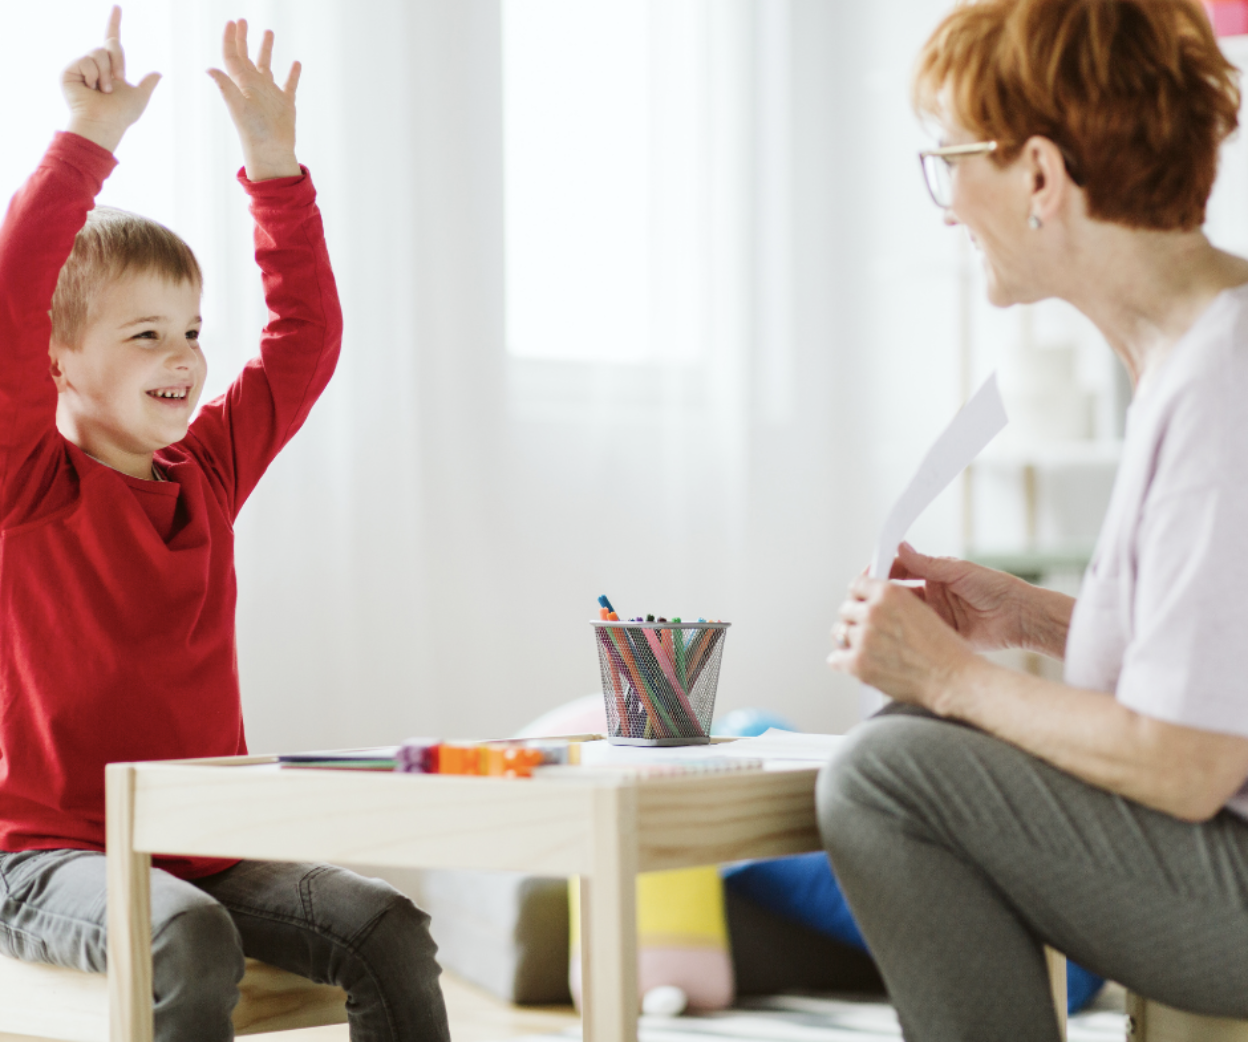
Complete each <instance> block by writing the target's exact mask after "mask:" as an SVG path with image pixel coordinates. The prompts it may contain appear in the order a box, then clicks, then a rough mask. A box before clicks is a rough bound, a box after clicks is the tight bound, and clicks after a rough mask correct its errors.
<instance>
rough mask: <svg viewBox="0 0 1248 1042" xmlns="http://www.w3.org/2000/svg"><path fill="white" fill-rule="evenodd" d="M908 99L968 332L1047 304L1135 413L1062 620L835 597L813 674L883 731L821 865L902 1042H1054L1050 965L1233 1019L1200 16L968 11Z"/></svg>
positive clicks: (1221, 398)
mask: <svg viewBox="0 0 1248 1042" xmlns="http://www.w3.org/2000/svg"><path fill="white" fill-rule="evenodd" d="M916 99H917V104H918V107H919V108H920V110H921V111H922V112H924V113H925V114H929V115H932V116H934V117H935V118H936V119H937V121H938V122H939V123H940V124H941V126H942V127H943V130H944V136H945V141H944V143H943V147H942V148H940V149H936V150H934V152H932V153H929V154H926V155H925V157H924V166H925V170H926V171H927V173H928V180H929V187H930V189H931V190H932V193H933V196H934V198H935V199H936V202H937V203H938V205H940V206H942V207H943V208H944V210H945V220H946V222H947V223H948V224H951V225H953V224H962V225H964V226H965V227H966V228H967V230H968V231H969V232H970V234H971V236H972V238H973V239H974V241H975V242H976V243H977V244H978V247H979V249H980V251H981V252H982V255H983V263H984V267H985V270H986V273H987V284H988V294H989V297H990V299H991V300H992V302H993V303H994V304H997V305H999V306H1002V307H1005V306H1009V305H1011V304H1015V303H1029V302H1032V301H1037V300H1043V299H1047V298H1050V297H1058V298H1061V299H1063V300H1067V301H1069V302H1070V303H1071V304H1073V305H1074V306H1075V307H1077V308H1079V310H1080V311H1082V312H1083V313H1084V314H1085V315H1087V316H1088V317H1089V318H1090V319H1091V320H1092V321H1093V322H1095V323H1096V324H1097V326H1098V327H1099V328H1100V330H1101V332H1102V333H1103V334H1104V336H1105V338H1106V340H1107V341H1108V342H1109V345H1110V346H1111V347H1112V348H1113V350H1114V351H1115V352H1116V353H1117V354H1118V356H1119V357H1120V358H1121V359H1122V361H1123V363H1124V364H1125V365H1126V367H1127V369H1128V371H1129V372H1130V374H1131V377H1132V380H1133V382H1134V385H1135V395H1134V401H1133V402H1132V405H1131V408H1130V412H1129V418H1128V424H1127V434H1126V442H1125V445H1124V450H1123V458H1122V462H1121V465H1120V468H1119V474H1118V477H1117V481H1116V485H1115V488H1114V494H1113V498H1112V501H1111V504H1110V507H1109V512H1108V516H1107V518H1106V520H1105V526H1104V529H1103V531H1102V533H1101V537H1100V541H1099V544H1098V547H1097V550H1096V555H1095V559H1094V561H1093V563H1092V565H1091V566H1090V568H1089V570H1088V574H1087V577H1086V578H1085V581H1084V584H1083V588H1082V591H1081V593H1080V596H1079V598H1078V601H1077V602H1076V601H1073V600H1071V599H1070V598H1068V597H1065V596H1063V595H1061V594H1058V593H1054V592H1051V591H1046V590H1041V589H1038V588H1035V587H1032V586H1028V585H1027V584H1025V583H1023V582H1022V581H1020V580H1017V579H1014V578H1011V577H1009V576H1007V575H1004V574H1001V573H998V572H993V571H990V570H988V569H984V568H980V567H977V566H975V565H972V564H968V563H965V562H961V561H954V560H948V559H936V558H931V557H926V556H924V555H922V554H919V553H917V552H916V551H914V550H913V549H911V548H910V547H908V546H903V547H902V549H901V551H900V553H899V556H898V559H897V561H896V563H895V565H894V567H893V572H892V574H893V577H894V578H901V579H919V580H923V585H922V586H920V587H916V588H908V587H904V586H898V585H893V584H889V583H884V582H875V581H872V580H869V579H866V578H860V579H858V580H856V581H855V582H854V583H853V584H852V585H851V587H850V593H849V597H848V599H847V600H846V601H845V603H844V604H843V605H842V607H841V611H840V622H839V623H838V624H837V625H836V626H835V628H834V630H833V643H834V645H835V649H834V651H833V653H832V655H831V656H830V658H829V663H830V664H831V665H832V667H833V668H835V669H838V670H841V671H843V672H847V673H850V674H853V675H854V676H857V677H859V678H861V679H862V680H863V681H865V682H866V683H868V684H870V685H872V686H874V687H876V688H879V689H880V690H882V691H884V692H885V693H887V694H888V695H890V696H892V697H893V698H894V699H895V700H896V701H897V702H898V703H901V704H902V705H901V706H900V707H894V708H902V709H903V710H905V711H903V712H898V713H892V714H886V715H883V716H881V717H879V718H876V719H874V720H872V721H869V722H868V723H866V724H864V725H863V726H862V727H860V728H859V729H858V730H857V731H856V732H855V733H854V736H853V738H852V740H851V741H850V742H848V743H847V745H846V749H845V751H844V752H843V753H842V754H840V755H838V757H837V758H836V759H835V760H834V761H833V762H832V763H831V764H830V765H829V766H828V767H827V769H826V770H825V771H824V772H823V775H822V777H821V780H820V785H819V814H820V822H821V827H822V830H823V836H824V841H825V845H826V846H827V849H828V852H829V855H830V857H831V859H832V863H833V867H834V868H835V871H836V874H837V876H838V877H839V879H840V881H841V883H842V885H843V887H844V889H845V892H846V895H847V897H848V899H849V902H850V905H851V907H852V908H853V911H854V913H855V915H856V916H857V918H858V921H859V924H860V925H861V927H862V930H863V932H864V934H865V936H866V938H867V941H868V943H869V944H870V946H871V950H872V953H873V954H874V956H875V957H876V960H877V962H878V964H879V966H880V969H881V972H882V975H883V977H884V979H885V981H886V983H887V984H888V987H889V990H890V993H891V995H892V998H893V1001H894V1002H895V1004H896V1006H897V1009H898V1013H899V1015H900V1017H901V1020H902V1024H903V1025H904V1029H905V1032H906V1037H907V1038H908V1039H911V1040H929V1039H941V1040H953V1039H957V1040H968V1039H984V1040H992V1042H1001V1040H1003V1039H1009V1040H1012V1042H1019V1040H1030V1039H1035V1040H1045V1042H1052V1040H1055V1039H1057V1038H1058V1029H1057V1024H1056V1018H1055V1014H1054V1012H1053V1007H1052V1004H1051V1000H1050V998H1049V986H1048V981H1047V978H1046V973H1045V965H1044V959H1043V955H1042V945H1043V944H1045V943H1047V944H1050V945H1052V946H1053V947H1055V948H1057V949H1059V950H1060V951H1062V952H1064V953H1066V954H1067V955H1068V956H1070V957H1071V958H1072V959H1074V960H1076V961H1077V962H1079V963H1080V964H1081V965H1083V966H1086V967H1088V968H1089V969H1091V970H1093V971H1095V972H1097V973H1100V974H1103V975H1104V976H1106V977H1109V978H1111V979H1113V980H1117V981H1120V982H1122V983H1123V984H1125V985H1127V986H1128V987H1130V988H1131V989H1133V990H1135V991H1137V992H1139V993H1141V994H1144V995H1147V996H1150V997H1153V998H1156V999H1158V1000H1160V1001H1162V1002H1164V1003H1167V1004H1170V1005H1173V1006H1178V1007H1181V1008H1185V1009H1189V1010H1193V1011H1196V1012H1201V1013H1207V1014H1220V1015H1226V1016H1238V1017H1248V786H1246V785H1245V779H1248V651H1245V650H1244V649H1246V648H1248V608H1246V605H1248V601H1246V600H1245V592H1246V591H1248V554H1245V553H1243V552H1241V547H1240V544H1241V542H1242V541H1243V540H1244V538H1245V537H1246V536H1248V480H1245V479H1246V478H1248V473H1246V472H1245V467H1246V466H1248V463H1246V462H1245V461H1248V409H1246V408H1245V407H1244V403H1245V402H1248V261H1245V260H1244V259H1242V258H1239V257H1235V256H1232V255H1230V254H1227V253H1224V252H1222V251H1221V250H1217V249H1215V248H1214V247H1213V246H1211V245H1210V244H1209V242H1208V241H1207V240H1206V239H1205V237H1204V235H1203V234H1202V233H1201V230H1200V228H1201V224H1202V222H1203V221H1204V212H1205V203H1206V200H1207V198H1208V195H1209V192H1210V189H1211V187H1212V185H1213V180H1214V175H1215V172H1216V166H1217V154H1218V146H1219V144H1220V143H1221V142H1222V140H1223V139H1224V138H1225V137H1226V135H1227V134H1229V133H1230V132H1231V131H1232V130H1234V129H1235V126H1236V113H1237V110H1238V104H1239V92H1238V88H1237V80H1236V75H1235V71H1234V69H1233V68H1232V67H1231V66H1230V65H1228V63H1227V62H1226V61H1225V59H1224V58H1223V57H1222V55H1221V53H1220V52H1219V50H1218V47H1217V44H1216V41H1215V40H1214V37H1213V33H1212V31H1211V29H1210V27H1209V24H1208V21H1207V20H1206V18H1205V15H1204V13H1203V12H1202V10H1201V8H1200V6H1199V4H1198V3H1196V2H1194V0H1193V2H1188V0H990V2H981V3H970V4H965V5H963V6H960V7H958V8H957V9H955V11H954V12H953V13H952V14H951V15H949V16H948V18H947V19H946V20H945V22H944V23H943V24H942V25H941V26H940V27H939V28H938V29H937V31H936V32H935V34H934V35H933V36H932V38H931V39H930V40H929V42H928V44H927V45H926V47H925V49H924V51H923V54H922V57H921V59H920V63H919V69H918V73H917V78H916ZM1245 190H1248V188H1245ZM1004 647H1021V648H1027V649H1030V650H1032V651H1038V652H1042V653H1044V654H1047V655H1051V656H1054V657H1057V658H1064V659H1065V683H1060V684H1059V683H1055V682H1051V681H1047V680H1043V679H1040V678H1038V677H1034V676H1025V675H1021V674H1018V673H1014V672H1011V671H1008V670H1006V669H1003V668H1001V667H999V666H996V665H993V664H991V663H989V662H988V661H986V660H985V659H983V658H982V657H980V656H978V655H977V654H976V652H977V651H981V650H986V649H991V648H1004ZM955 724H961V725H969V726H953V725H955Z"/></svg>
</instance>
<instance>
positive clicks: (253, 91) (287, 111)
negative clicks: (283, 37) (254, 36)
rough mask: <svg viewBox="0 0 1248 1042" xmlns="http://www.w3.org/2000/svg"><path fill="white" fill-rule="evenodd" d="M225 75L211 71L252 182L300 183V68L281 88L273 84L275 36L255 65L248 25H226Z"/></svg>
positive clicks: (266, 40)
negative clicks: (297, 100) (297, 141)
mask: <svg viewBox="0 0 1248 1042" xmlns="http://www.w3.org/2000/svg"><path fill="white" fill-rule="evenodd" d="M221 56H222V59H223V61H224V64H225V69H226V71H225V72H222V71H221V70H220V69H209V70H208V75H209V76H211V77H212V79H213V82H215V83H216V85H217V87H218V88H220V90H221V97H223V98H224V99H225V105H226V108H228V109H229V110H230V118H231V119H233V120H234V126H235V128H236V129H237V130H238V139H239V142H240V143H241V144H242V146H243V167H244V169H245V170H246V171H247V179H248V180H249V181H267V180H270V179H272V178H275V177H298V176H299V174H300V173H301V171H300V169H299V161H298V160H297V159H295V90H296V88H298V86H299V72H300V68H301V67H300V65H299V63H298V62H295V63H294V64H292V65H291V67H290V73H289V74H288V75H287V77H286V85H285V86H284V87H279V86H278V85H277V81H276V80H275V79H274V78H273V70H272V68H271V65H272V60H273V33H272V32H268V31H266V32H265V34H264V36H263V37H262V38H261V40H260V51H259V53H258V54H257V55H256V60H255V61H254V62H253V61H252V60H251V58H250V57H249V56H248V54H247V22H246V21H245V20H244V19H242V18H240V19H239V20H238V21H237V22H226V24H225V38H224V40H222V42H221Z"/></svg>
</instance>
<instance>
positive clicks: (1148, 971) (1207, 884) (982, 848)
mask: <svg viewBox="0 0 1248 1042" xmlns="http://www.w3.org/2000/svg"><path fill="white" fill-rule="evenodd" d="M818 807H819V823H820V828H821V830H822V833H823V840H824V845H825V846H826V847H827V850H828V854H829V856H830V857H831V859H832V866H833V868H834V869H835V871H836V875H837V878H838V879H839V880H840V883H841V886H842V887H843V889H844V892H845V895H846V897H847V898H848V900H849V904H850V907H851V908H852V909H853V912H854V915H855V917H856V918H857V920H858V923H859V925H860V926H861V927H862V932H863V935H864V936H865V937H866V939H867V943H868V944H869V945H870V947H871V952H872V954H873V955H874V956H875V959H876V962H877V964H878V965H879V968H880V972H881V974H882V976H883V977H884V981H885V983H886V984H887V986H888V990H889V994H890V996H891V998H892V1001H893V1003H894V1005H895V1006H896V1007H897V1012H898V1015H899V1017H900V1019H901V1023H902V1027H903V1031H904V1033H905V1037H906V1038H907V1039H909V1040H912V1042H920V1040H921V1042H955V1040H956V1042H975V1040H980V1039H982V1040H984V1042H1000V1040H1001V1039H1010V1040H1011V1042H1033V1040H1034V1042H1057V1039H1058V1029H1057V1022H1056V1016H1055V1014H1054V1011H1053V1006H1052V1004H1051V1000H1050V998H1049V987H1048V980H1047V976H1046V972H1045V965H1044V957H1043V954H1042V944H1045V943H1047V944H1049V945H1052V946H1053V947H1054V948H1056V949H1058V950H1059V951H1061V952H1064V953H1065V954H1066V955H1067V956H1069V957H1070V958H1071V959H1073V960H1075V961H1076V962H1078V963H1079V964H1080V965H1081V966H1085V967H1087V968H1088V969H1090V970H1092V971H1094V972H1095V973H1099V974H1101V975H1102V976H1105V977H1108V978H1109V979H1111V980H1116V981H1119V982H1120V983H1122V984H1124V985H1126V986H1127V987H1128V988H1130V989H1131V990H1132V991H1135V992H1138V993H1139V994H1142V995H1146V996H1148V997H1150V998H1155V999H1157V1000H1159V1001H1161V1002H1164V1003H1166V1004H1167V1005H1171V1006H1176V1007H1178V1008H1181V1009H1187V1010H1190V1011H1192V1012H1196V1013H1205V1014H1212V1015H1221V1016H1235V1017H1248V822H1245V821H1244V820H1243V819H1241V818H1238V817H1236V816H1235V815H1233V814H1231V813H1229V812H1227V811H1223V812H1222V813H1221V814H1219V815H1217V817H1215V818H1214V819H1213V820H1212V821H1209V822H1205V823H1203V824H1198V825H1193V824H1189V823H1186V822H1183V821H1179V820H1177V819H1175V818H1172V817H1170V816H1168V815H1166V814H1161V813H1159V812H1157V811H1153V810H1149V809H1147V808H1145V807H1142V806H1140V805H1139V804H1137V803H1133V802H1131V801H1130V800H1126V799H1123V798H1122V797H1119V796H1114V795H1111V794H1110V793H1108V792H1105V791H1103V790H1101V789H1097V788H1093V787H1092V786H1090V785H1087V784H1085V783H1084V782H1081V781H1079V780H1078V779H1076V778H1074V777H1072V776H1070V775H1068V774H1065V773H1063V772H1062V771H1059V770H1056V769H1055V768H1053V767H1050V766H1048V765H1047V764H1044V763H1042V762H1040V761H1039V760H1037V759H1035V758H1033V757H1031V756H1029V755H1027V754H1026V753H1024V752H1022V751H1020V750H1019V749H1017V748H1015V747H1014V746H1011V745H1008V744H1007V743H1005V742H1002V741H1000V740H998V739H996V738H992V737H990V736H989V735H986V734H984V733H982V732H980V731H976V730H973V729H971V728H968V727H962V726H958V725H955V724H950V723H946V722H944V721H941V720H937V719H935V718H933V717H930V716H919V715H900V714H899V715H891V716H881V717H877V718H875V719H873V720H869V721H867V722H866V723H864V724H862V725H861V726H860V727H859V728H858V729H857V730H856V731H854V732H853V734H852V736H851V738H850V740H849V741H848V742H847V743H846V746H845V748H844V749H843V750H841V751H840V752H838V753H837V755H836V757H835V758H834V759H833V761H832V762H831V763H830V764H829V765H828V766H827V767H826V768H825V769H824V770H823V772H822V773H821V774H820V777H819V788H818Z"/></svg>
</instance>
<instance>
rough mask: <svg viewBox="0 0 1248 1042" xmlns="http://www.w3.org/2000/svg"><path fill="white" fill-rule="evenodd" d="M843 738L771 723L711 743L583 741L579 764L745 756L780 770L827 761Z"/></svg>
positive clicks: (638, 762)
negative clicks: (757, 731) (746, 734)
mask: <svg viewBox="0 0 1248 1042" xmlns="http://www.w3.org/2000/svg"><path fill="white" fill-rule="evenodd" d="M844 740H845V736H844V735H839V734H799V733H797V732H796V731H781V730H777V729H776V728H774V727H772V728H770V729H768V730H767V731H766V732H764V733H763V734H761V735H759V736H758V737H756V738H740V739H738V740H737V741H735V742H715V743H713V744H711V745H671V746H660V747H654V746H636V745H611V744H610V743H609V742H606V741H600V742H585V743H584V744H583V745H582V746H581V765H582V766H584V767H594V766H599V765H611V766H616V765H620V764H624V765H629V764H635V765H637V766H642V765H647V764H678V763H684V762H694V761H697V760H706V759H712V760H719V759H724V758H728V759H734V760H735V759H742V758H744V759H749V760H753V759H758V760H762V761H763V764H764V766H765V767H766V768H767V769H768V770H780V769H784V768H786V767H789V768H800V767H811V766H815V765H818V764H823V763H827V762H828V760H830V759H831V758H832V754H833V753H834V752H835V751H836V750H837V748H838V747H839V746H840V744H841V742H843V741H844Z"/></svg>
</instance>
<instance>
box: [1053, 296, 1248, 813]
mask: <svg viewBox="0 0 1248 1042" xmlns="http://www.w3.org/2000/svg"><path fill="white" fill-rule="evenodd" d="M1246 544H1248V286H1239V287H1236V288H1234V289H1230V290H1226V291H1225V292H1223V293H1221V294H1220V295H1219V296H1218V297H1217V298H1216V299H1215V300H1214V301H1213V303H1212V304H1211V305H1210V306H1209V307H1208V308H1207V309H1206V311H1205V312H1204V314H1202V315H1201V316H1200V318H1198V319H1197V320H1196V322H1195V324H1194V325H1193V326H1192V328H1191V329H1190V330H1188V332H1187V333H1186V334H1185V335H1184V336H1183V338H1182V339H1181V340H1180V341H1179V342H1178V343H1177V344H1176V345H1175V347H1174V349H1173V350H1172V352H1171V354H1170V356H1169V357H1168V358H1167V359H1166V360H1165V362H1164V363H1163V365H1162V367H1161V368H1160V369H1159V370H1158V371H1157V372H1156V373H1155V375H1154V378H1153V379H1152V381H1151V382H1150V383H1148V384H1146V385H1145V387H1144V388H1143V389H1142V390H1141V392H1140V393H1139V394H1138V395H1137V397H1136V400H1135V401H1134V402H1133V403H1132V405H1131V408H1130V410H1129V411H1128V413H1127V433H1126V442H1125V444H1124V446H1123V454H1122V462H1121V464H1120V465H1119V468H1118V476H1117V479H1116V481H1115V483H1114V491H1113V496H1112V498H1111V499H1110V504H1109V511H1108V513H1107V514H1106V517H1105V524H1104V526H1103V527H1102V529H1101V535H1100V539H1099V540H1098V542H1097V547H1096V553H1095V555H1094V556H1093V560H1092V564H1091V565H1090V566H1089V568H1088V572H1087V575H1086V576H1084V580H1083V588H1082V589H1081V590H1080V593H1079V600H1078V602H1077V603H1076V605H1075V613H1074V617H1073V618H1072V619H1071V624H1070V635H1069V637H1068V638H1067V641H1066V682H1067V683H1068V684H1071V685H1074V686H1075V687H1083V688H1091V689H1094V690H1097V691H1112V692H1113V693H1114V694H1115V696H1116V697H1117V699H1118V701H1119V702H1121V703H1122V704H1123V705H1125V706H1128V707H1130V708H1131V709H1133V710H1135V711H1136V712H1139V713H1142V714H1144V715H1147V716H1151V717H1154V718H1156V719H1158V720H1164V721H1166V722H1168V723H1173V724H1183V725H1186V726H1188V727H1198V728H1203V729H1204V730H1208V731H1219V732H1223V733H1227V734H1237V735H1243V736H1244V737H1248V552H1245V545H1246ZM1227 806H1228V808H1230V809H1231V810H1233V811H1235V812H1237V813H1238V814H1240V815H1242V816H1244V817H1248V783H1246V784H1245V786H1244V787H1243V788H1241V789H1240V790H1239V792H1238V793H1237V794H1236V795H1235V796H1234V797H1233V798H1232V799H1231V800H1230V801H1229V802H1228V804H1227Z"/></svg>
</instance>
